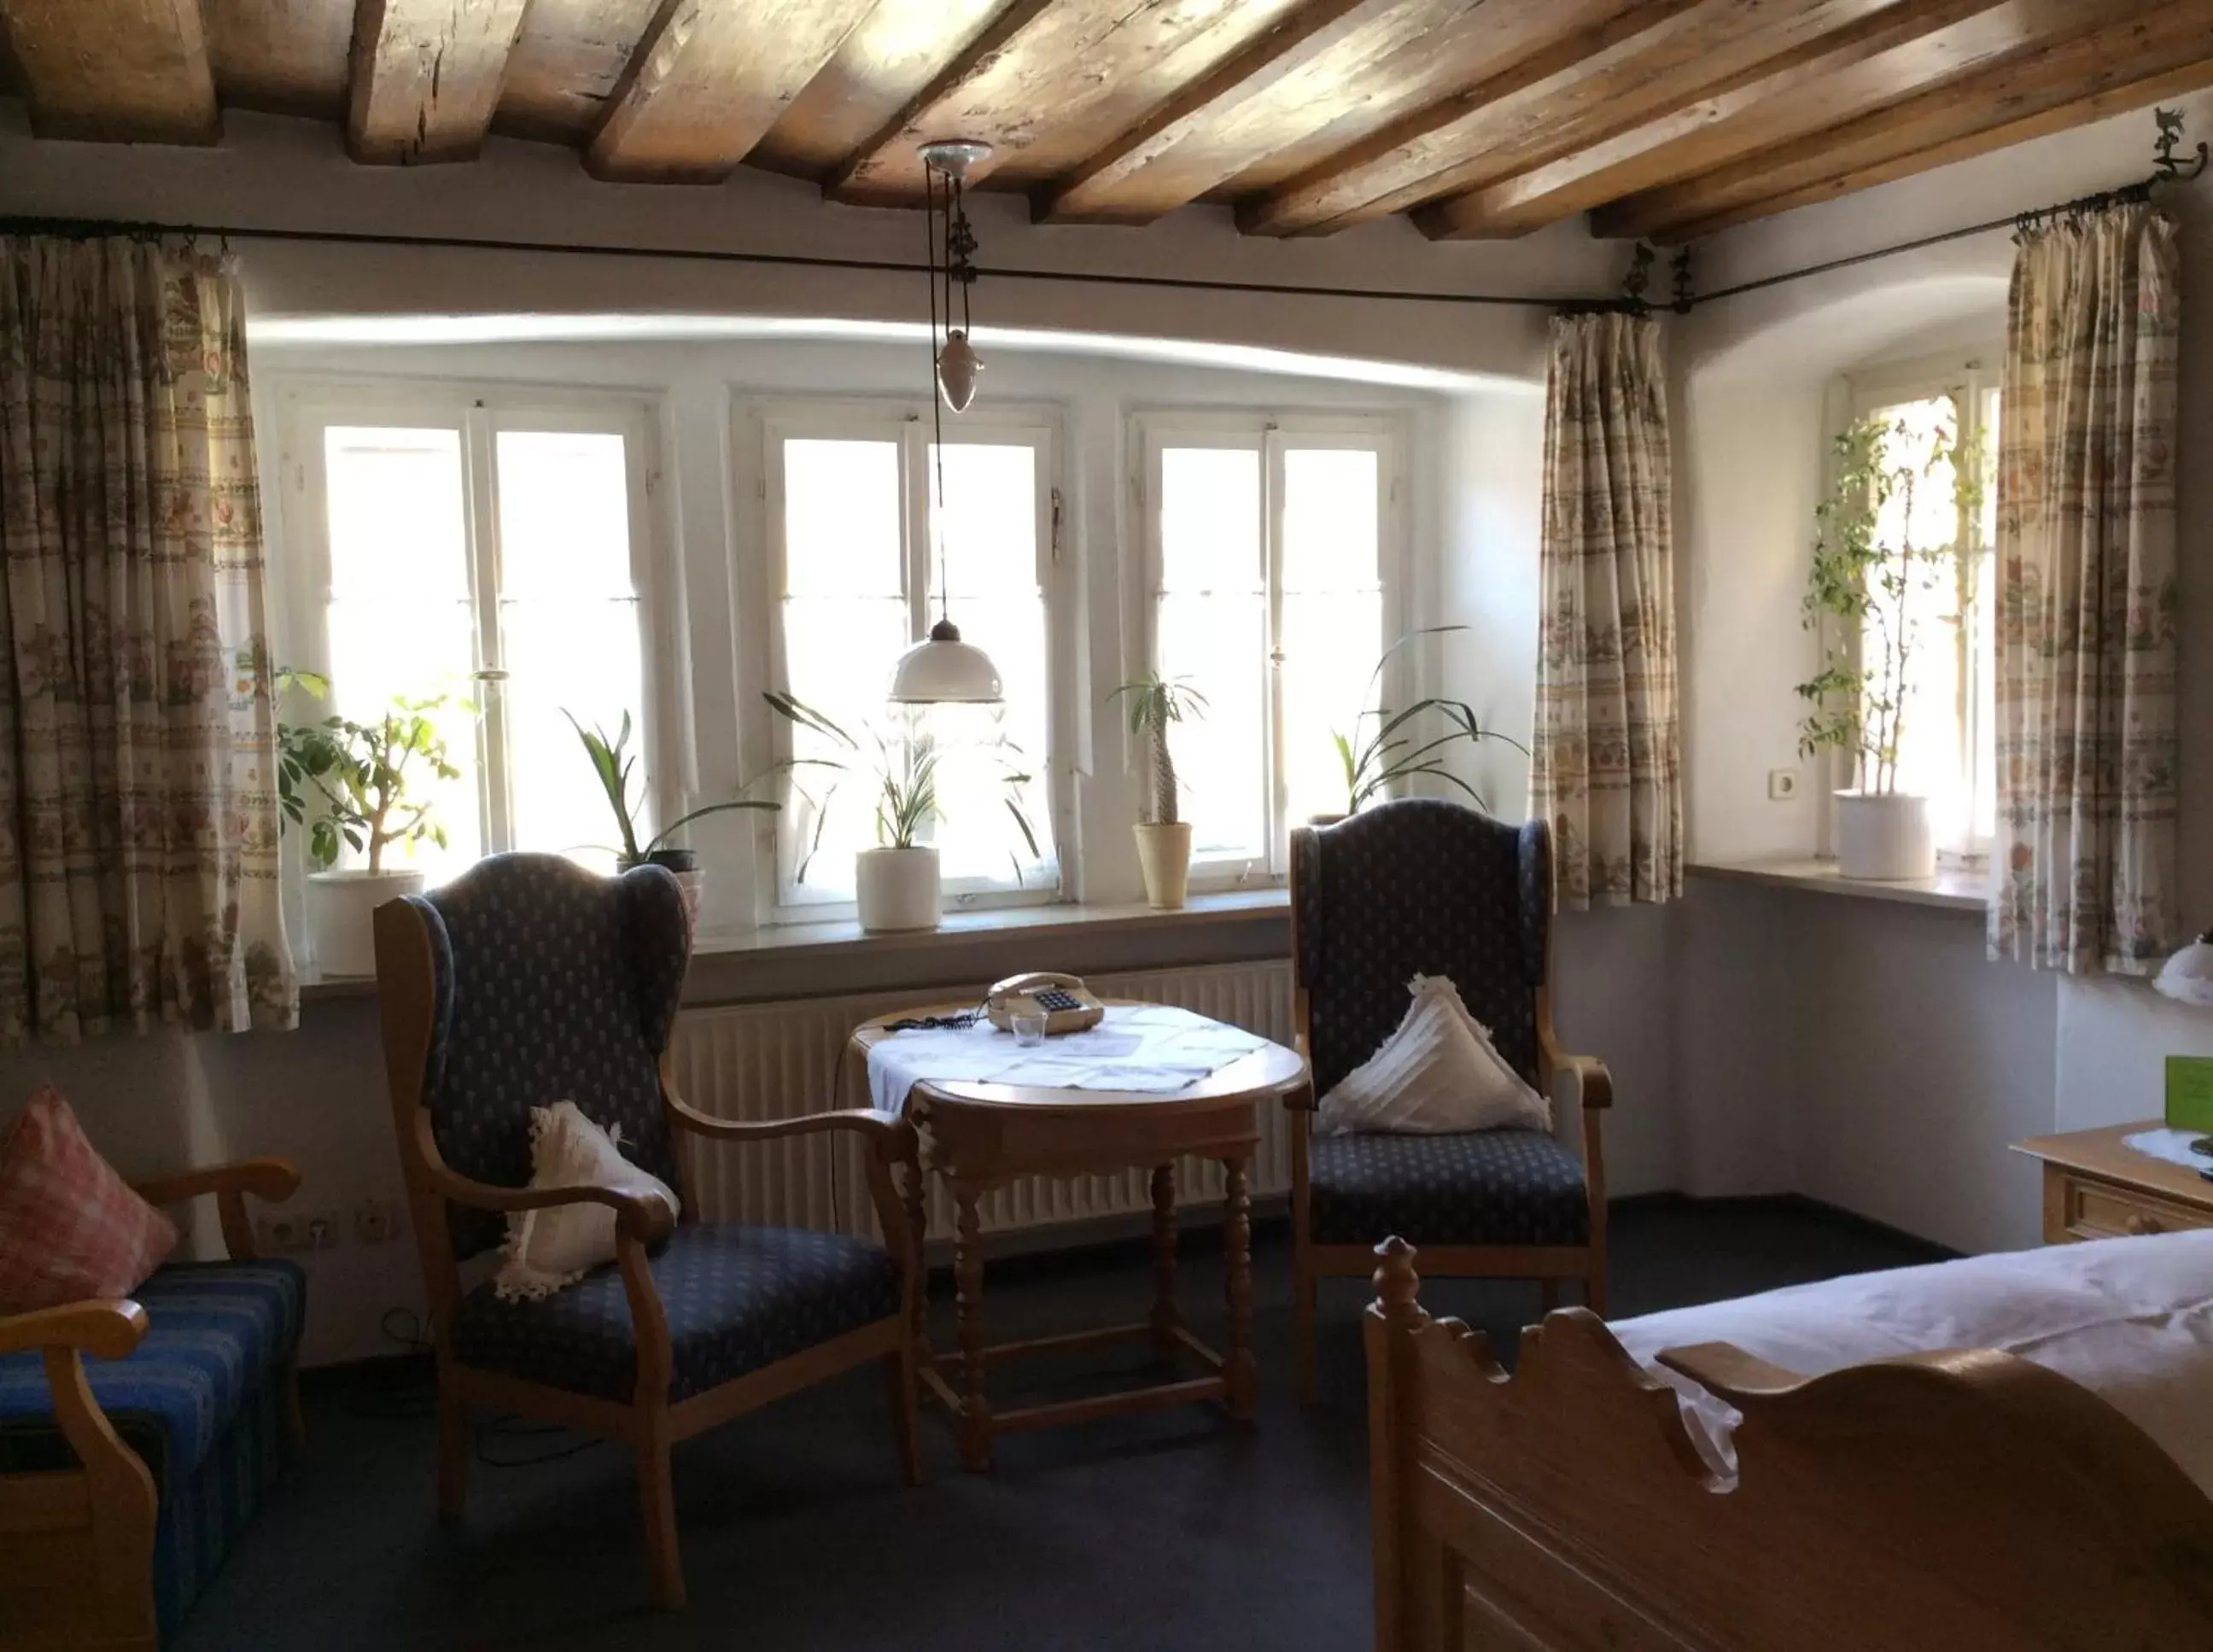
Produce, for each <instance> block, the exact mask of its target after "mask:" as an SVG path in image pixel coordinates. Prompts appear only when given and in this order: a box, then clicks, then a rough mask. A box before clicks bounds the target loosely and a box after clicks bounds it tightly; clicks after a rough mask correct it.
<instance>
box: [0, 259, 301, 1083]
mask: <svg viewBox="0 0 2213 1652" xmlns="http://www.w3.org/2000/svg"><path fill="white" fill-rule="evenodd" d="M245 322H246V318H245V302H244V299H243V297H242V296H241V291H240V289H239V284H238V282H237V279H236V277H235V274H234V272H233V271H232V270H231V269H230V267H229V264H228V261H227V260H222V259H214V258H210V257H204V256H200V255H198V254H196V253H186V252H180V251H176V250H173V249H168V248H164V247H160V246H158V245H155V244H153V243H150V242H147V241H136V240H125V239H113V240H105V241H60V240H51V239H46V238H40V237H7V236H0V626H4V628H5V630H6V631H7V636H8V641H9V644H10V649H9V663H8V666H7V668H6V669H5V670H4V672H0V1044H4V1045H18V1044H21V1042H23V1041H24V1040H25V1039H27V1038H29V1037H32V1036H36V1037H38V1038H40V1039H44V1040H47V1041H50V1042H55V1043H70V1042H74V1041H76V1039H79V1038H82V1037H83V1036H86V1035H88V1034H94V1033H102V1032H105V1031H107V1030H109V1029H110V1028H114V1027H126V1026H127V1027H132V1028H135V1029H137V1030H140V1031H143V1030H145V1029H147V1028H149V1027H152V1026H153V1025H155V1023H156V1022H157V1021H176V1022H182V1023H185V1024H187V1025H190V1026H194V1027H219V1028H223V1029H227V1030H241V1029H244V1028H246V1027H290V1026H293V1025H295V1024H296V1022H297V1021H298V1017H299V995H298V991H297V987H296V984H295V981H294V978H293V972H292V961H291V956H290V951H289V949H288V948H287V947H286V945H285V942H284V929H283V916H282V912H281V909H280V906H279V903H278V893H277V806H276V798H275V794H274V790H273V788H272V777H273V775H274V772H275V769H274V763H273V757H272V750H271V747H272V740H273V735H274V721H273V717H272V714H271V702H270V695H269V688H268V685H267V683H266V681H265V677H264V675H263V674H262V672H261V671H260V670H259V663H260V662H261V661H264V660H265V658H266V647H265V642H264V637H263V597H262V560H261V513H260V500H259V487H258V485H257V483H256V480H255V473H254V462H253V418H252V414H251V412H250V411H249V408H248V403H247V371H246V336H245V331H246V326H245Z"/></svg>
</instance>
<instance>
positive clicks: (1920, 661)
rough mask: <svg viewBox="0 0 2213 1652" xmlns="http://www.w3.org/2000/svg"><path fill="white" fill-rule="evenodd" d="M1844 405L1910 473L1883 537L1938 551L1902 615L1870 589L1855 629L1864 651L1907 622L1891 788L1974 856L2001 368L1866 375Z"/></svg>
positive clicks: (1991, 619)
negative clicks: (1867, 613) (1873, 427)
mask: <svg viewBox="0 0 2213 1652" xmlns="http://www.w3.org/2000/svg"><path fill="white" fill-rule="evenodd" d="M1852 412H1853V416H1854V417H1855V418H1877V419H1880V420H1881V421H1882V422H1883V423H1884V424H1886V425H1887V426H1888V427H1889V433H1888V435H1887V437H1886V440H1885V449H1884V455H1883V457H1884V463H1885V465H1886V466H1887V467H1889V468H1891V469H1893V470H1898V469H1901V468H1904V469H1910V470H1911V472H1912V473H1913V475H1914V477H1915V479H1916V485H1915V487H1914V488H1913V490H1912V491H1911V500H1912V504H1911V511H1912V516H1911V521H1908V520H1907V519H1906V515H1905V512H1906V509H1907V505H1906V497H1907V496H1906V495H1905V493H1904V492H1903V491H1899V492H1894V493H1893V495H1892V497H1891V499H1890V501H1889V503H1888V504H1887V506H1886V507H1885V509H1884V513H1883V516H1882V519H1881V520H1880V521H1878V522H1877V523H1876V524H1875V529H1876V533H1877V534H1878V535H1879V537H1880V538H1881V539H1882V541H1883V542H1884V543H1886V544H1900V543H1904V542H1905V540H1906V539H1909V538H1910V539H1911V543H1912V544H1913V545H1915V546H1918V547H1931V546H1935V547H1942V554H1941V556H1940V558H1939V559H1938V561H1937V563H1936V565H1934V566H1933V567H1932V568H1930V570H1928V572H1929V576H1928V577H1927V578H1920V577H1916V578H1915V579H1913V580H1911V581H1910V582H1908V586H1907V589H1906V591H1905V595H1904V598H1903V602H1904V604H1905V608H1906V612H1905V613H1904V614H1903V615H1900V614H1899V613H1893V612H1892V611H1891V610H1892V609H1893V607H1896V606H1897V605H1896V604H1893V602H1892V600H1891V599H1889V598H1887V597H1886V596H1884V595H1882V594H1881V593H1876V594H1875V604H1876V612H1875V614H1874V615H1872V616H1871V618H1870V623H1869V625H1865V626H1863V627H1862V634H1861V643H1862V647H1863V648H1864V647H1866V646H1869V645H1870V639H1872V638H1874V637H1878V636H1882V635H1895V634H1896V631H1897V626H1898V621H1899V619H1901V618H1903V619H1905V620H1906V621H1908V622H1909V623H1910V625H1911V630H1912V633H1913V635H1914V637H1916V639H1917V646H1916V647H1915V649H1914V650H1913V652H1912V654H1911V657H1910V659H1909V661H1908V666H1907V671H1906V675H1905V709H1904V713H1903V716H1902V718H1901V722H1900V727H1899V742H1898V747H1899V749H1898V772H1897V787H1898V789H1899V791H1901V792H1906V793H1911V794H1915V795H1917V796H1923V797H1926V798H1927V799H1928V800H1929V814H1930V826H1931V827H1932V829H1933V830H1934V832H1935V834H1936V842H1937V844H1938V846H1939V847H1940V848H1941V849H1942V850H1946V851H1948V852H1950V853H1953V854H1955V855H1974V854H1978V853H1980V852H1981V851H1982V850H1984V848H1986V847H1987V845H1988V844H1989V843H1990V837H1991V833H1992V828H1993V825H1994V819H1995V815H1994V811H1995V808H1996V798H1997V757H1996V746H1995V741H1994V737H1993V723H1994V721H1995V704H1994V698H1993V695H1994V685H1995V678H1996V658H1995V654H1996V647H1997V641H1996V639H1997V616H1996V613H1995V612H1994V608H1995V601H1994V595H1995V592H1996V589H1997V584H1996V580H1997V473H1996V466H1995V463H1994V460H1995V458H1996V453H1997V429H1998V389H1997V375H1995V373H1994V372H1990V371H1986V370H1985V369H1983V368H1982V367H1981V366H1980V365H1979V364H1978V363H1966V364H1964V365H1962V364H1960V363H1951V364H1949V370H1948V371H1947V370H1944V369H1943V368H1942V366H1941V365H1935V364H1931V365H1925V366H1923V367H1921V368H1917V369H1906V370H1905V372H1904V373H1903V374H1901V375H1881V376H1880V377H1878V376H1875V375H1869V377H1867V378H1864V379H1861V380H1857V381H1854V383H1853V385H1852Z"/></svg>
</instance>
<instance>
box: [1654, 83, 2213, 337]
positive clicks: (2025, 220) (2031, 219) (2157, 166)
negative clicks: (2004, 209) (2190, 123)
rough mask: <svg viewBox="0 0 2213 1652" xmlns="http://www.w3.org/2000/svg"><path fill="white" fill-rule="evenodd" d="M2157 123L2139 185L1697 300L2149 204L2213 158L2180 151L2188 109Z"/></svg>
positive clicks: (2155, 115) (2204, 152)
mask: <svg viewBox="0 0 2213 1652" xmlns="http://www.w3.org/2000/svg"><path fill="white" fill-rule="evenodd" d="M2152 122H2153V126H2154V130H2155V133H2156V136H2155V138H2154V139H2153V142H2152V163H2151V176H2149V178H2144V179H2141V180H2138V181H2137V182H2136V183H2133V184H2124V185H2122V186H2120V187H2119V189H2107V190H2100V192H2098V193H2097V194H2095V195H2082V196H2077V197H2076V198H2075V199H2074V200H2071V201H2062V202H2059V203H2058V204H2057V205H2053V206H2039V207H2036V208H2034V209H2033V210H2030V211H2027V212H2014V213H2009V214H2008V215H2007V216H2004V217H2003V218H1988V219H1985V220H1984V222H1982V223H1971V224H1968V225H1966V227H1964V228H1962V229H1947V230H1943V231H1942V232H1941V233H1939V234H1937V235H1923V236H1920V237H1918V238H1917V239H1916V240H1913V241H1899V243H1898V244H1897V245H1896V246H1894V247H1876V248H1875V249H1874V250H1873V251H1871V252H1866V253H1851V254H1850V255H1849V256H1847V257H1844V258H1832V259H1829V260H1828V261H1827V262H1826V263H1823V264H1809V265H1807V266H1806V267H1805V268H1804V269H1802V270H1785V271H1783V272H1782V273H1781V274H1780V275H1771V276H1762V277H1759V280H1757V281H1741V282H1739V283H1737V284H1736V285H1735V286H1734V287H1723V288H1722V289H1721V290H1719V291H1717V292H1710V293H1700V294H1699V295H1698V297H1697V299H1696V300H1695V301H1693V302H1696V303H1699V304H1710V303H1712V302H1715V301H1716V299H1722V298H1734V297H1735V296H1737V295H1738V294H1740V293H1753V292H1758V291H1759V290H1761V289H1762V288H1765V287H1779V286H1781V285H1782V284H1783V283H1785V282H1787V281H1803V280H1804V279H1806V277H1808V276H1817V275H1826V274H1828V273H1829V271H1832V270H1849V269H1850V268H1851V267H1852V266H1853V265H1859V264H1869V263H1872V262H1874V261H1875V259H1885V258H1896V257H1897V256H1898V255H1899V253H1917V252H1919V251H1920V250H1921V249H1922V248H1923V247H1942V245H1943V244H1944V243H1945V242H1947V241H1966V240H1967V239H1968V238H1969V237H1970V236H1973V235H1989V234H1990V232H1991V231H1992V230H1994V229H2010V230H2012V231H2013V232H2014V234H2015V235H2024V234H2026V233H2027V231H2029V230H2031V229H2034V228H2036V227H2037V226H2038V225H2039V224H2041V223H2051V222H2052V221H2054V220H2057V219H2059V218H2070V219H2071V218H2080V217H2082V216H2085V215H2086V214H2088V213H2091V212H2095V211H2099V210H2101V209H2103V208H2105V207H2108V206H2118V205H2120V204H2125V203H2142V202H2146V201H2149V200H2150V199H2151V196H2152V191H2153V190H2155V189H2156V188H2157V187H2158V186H2161V184H2186V183H2188V182H2190V181H2191V180H2192V179H2194V178H2197V177H2198V176H2199V175H2201V174H2203V173H2204V171H2205V169H2206V166H2207V163H2208V162H2209V160H2213V146H2209V145H2208V144H2207V143H2204V141H2203V140H2201V141H2200V142H2199V143H2198V147H2197V151H2196V154H2195V156H2194V158H2191V159H2183V158H2179V157H2178V156H2177V155H2175V153H2174V151H2175V149H2176V148H2177V147H2178V146H2179V144H2180V143H2182V141H2183V138H2182V124H2183V122H2182V112H2181V111H2180V110H2179V109H2154V110H2153V111H2152Z"/></svg>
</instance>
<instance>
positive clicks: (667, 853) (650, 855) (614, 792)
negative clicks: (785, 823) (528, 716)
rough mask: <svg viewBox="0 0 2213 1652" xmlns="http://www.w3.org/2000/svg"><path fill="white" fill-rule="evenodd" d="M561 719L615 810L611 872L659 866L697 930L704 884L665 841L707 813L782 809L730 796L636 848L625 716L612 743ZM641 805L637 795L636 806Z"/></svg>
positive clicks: (694, 864)
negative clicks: (679, 890)
mask: <svg viewBox="0 0 2213 1652" xmlns="http://www.w3.org/2000/svg"><path fill="white" fill-rule="evenodd" d="M561 715H562V716H564V717H566V718H568V719H569V726H570V728H574V729H575V730H576V738H577V739H578V740H579V741H582V742H583V747H584V755H585V756H586V757H588V758H589V759H591V764H592V772H593V773H594V774H595V775H597V776H598V777H599V781H600V789H601V790H602V791H603V792H605V793H606V794H607V807H608V808H611V809H613V811H614V816H615V830H616V831H617V832H619V833H620V834H621V837H622V842H621V844H619V845H618V846H617V847H616V848H615V850H614V857H615V869H616V870H617V871H618V872H627V871H629V870H630V869H631V868H632V867H633V866H659V867H665V868H666V869H668V870H669V871H670V872H673V873H674V874H675V876H676V881H677V882H678V883H679V884H680V885H681V886H682V887H683V890H684V905H685V908H686V911H689V912H690V914H691V917H692V924H694V925H695V926H696V925H697V924H698V921H699V896H700V893H701V886H702V884H703V883H704V875H703V874H702V873H701V872H700V870H699V856H698V853H697V851H695V850H689V849H678V848H674V847H673V846H671V845H670V844H669V842H668V839H669V838H672V837H674V835H675V834H676V833H677V832H680V831H682V830H683V829H684V828H685V827H686V826H689V825H691V824H692V821H694V820H704V818H705V817H706V816H708V815H710V814H724V813H726V812H728V811H729V810H731V809H739V808H747V809H766V810H768V811H769V812H770V813H771V814H773V813H774V812H775V811H776V810H777V809H778V808H781V807H782V805H781V804H777V803H773V802H763V801H762V800H760V799H759V798H753V797H732V798H728V799H725V800H724V801H723V802H719V803H709V804H707V805H706V806H704V808H695V809H693V810H692V812H691V813H690V814H680V815H678V816H677V817H676V818H675V819H674V820H671V821H670V822H669V823H668V825H667V826H663V827H661V830H660V831H658V832H655V833H654V834H653V836H652V837H650V838H647V839H646V840H645V841H644V842H643V843H642V844H641V843H640V842H639V841H638V838H637V832H638V826H637V803H633V802H631V795H630V777H631V770H632V769H633V768H634V767H636V766H637V759H636V758H635V757H633V756H631V754H630V751H629V747H630V734H631V721H630V713H629V712H628V711H625V712H624V713H623V716H622V727H621V728H619V729H618V730H617V731H616V733H615V737H614V738H613V740H609V739H608V738H607V730H606V729H604V728H600V726H599V725H598V724H596V723H594V725H593V726H592V727H591V728H585V727H584V725H583V724H582V723H581V722H577V721H576V713H575V712H573V711H569V710H564V711H563V712H562V713H561ZM643 801H644V797H643V792H641V794H640V796H639V798H638V802H639V803H642V802H643Z"/></svg>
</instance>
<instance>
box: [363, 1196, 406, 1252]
mask: <svg viewBox="0 0 2213 1652" xmlns="http://www.w3.org/2000/svg"><path fill="white" fill-rule="evenodd" d="M353 1237H354V1242H355V1243H356V1244H357V1245H388V1244H390V1243H391V1242H392V1241H393V1240H395V1239H397V1238H399V1200H398V1199H363V1201H362V1202H361V1203H360V1204H357V1205H355V1206H354V1207H353Z"/></svg>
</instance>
